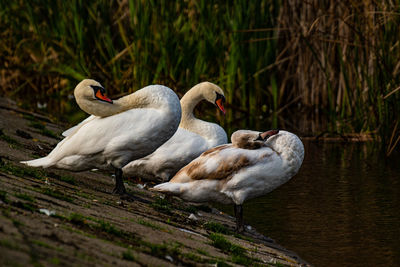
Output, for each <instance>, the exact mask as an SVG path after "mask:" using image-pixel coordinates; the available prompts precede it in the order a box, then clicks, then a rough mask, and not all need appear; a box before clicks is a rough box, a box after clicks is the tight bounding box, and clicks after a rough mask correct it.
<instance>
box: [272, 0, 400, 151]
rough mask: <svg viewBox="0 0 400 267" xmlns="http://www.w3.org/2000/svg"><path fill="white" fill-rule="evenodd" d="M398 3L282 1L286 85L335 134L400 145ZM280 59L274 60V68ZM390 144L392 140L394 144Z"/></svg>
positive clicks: (368, 0) (390, 145)
mask: <svg viewBox="0 0 400 267" xmlns="http://www.w3.org/2000/svg"><path fill="white" fill-rule="evenodd" d="M399 9H400V1H374V0H367V1H359V2H357V1H332V0H326V1H317V0H312V1H289V0H286V1H283V2H282V7H281V13H280V15H279V27H280V28H281V29H282V30H281V31H280V33H279V37H280V45H281V46H282V47H283V49H281V50H282V51H283V52H282V54H281V55H282V58H287V59H288V60H287V61H286V62H284V63H283V64H280V66H279V69H280V71H279V73H280V75H282V76H281V77H282V78H281V81H282V82H284V83H286V85H285V86H287V88H290V89H291V90H293V91H295V95H298V96H300V99H299V100H300V101H301V103H302V105H304V106H307V107H311V108H312V109H313V110H314V112H327V113H328V115H329V116H328V118H329V119H330V128H331V130H332V131H338V132H358V133H360V132H361V133H371V132H372V133H377V134H379V136H380V137H381V138H382V139H383V143H384V144H387V145H388V151H387V152H388V154H390V152H391V151H392V150H393V147H394V145H395V142H396V141H397V142H398V140H399V138H400V135H399V133H400V130H399V129H398V128H397V127H396V126H397V124H398V122H399V119H400V105H398V103H399V100H400V94H399V93H395V91H397V90H398V89H397V88H398V87H399V85H400V77H399V67H400V60H399V59H400V58H399V57H400V47H399V37H400V35H399V28H398V25H399V23H400V13H399ZM279 60H280V57H278V58H277V61H279ZM389 137H390V139H389Z"/></svg>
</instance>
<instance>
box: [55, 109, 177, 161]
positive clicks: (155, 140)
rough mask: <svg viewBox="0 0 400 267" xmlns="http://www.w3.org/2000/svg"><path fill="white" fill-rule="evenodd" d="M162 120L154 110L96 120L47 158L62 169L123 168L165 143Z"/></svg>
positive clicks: (59, 146)
mask: <svg viewBox="0 0 400 267" xmlns="http://www.w3.org/2000/svg"><path fill="white" fill-rule="evenodd" d="M162 120H165V116H163V114H162V113H161V112H159V111H157V110H154V109H134V110H128V111H126V112H123V113H120V114H117V115H114V116H110V117H105V118H101V117H96V116H94V118H92V119H90V120H89V121H88V122H86V123H85V124H83V125H82V126H80V127H79V128H77V129H76V130H75V131H74V132H73V134H70V135H69V136H67V137H66V138H65V139H64V140H62V141H61V142H60V143H59V144H58V145H57V147H56V148H55V149H54V150H53V151H52V152H51V153H50V154H49V156H48V157H51V158H53V160H54V161H55V162H58V161H60V162H59V164H58V165H60V166H61V165H62V168H68V166H67V165H69V166H77V165H79V166H81V165H82V168H79V169H84V168H90V167H89V165H93V166H98V167H99V168H107V166H108V165H109V166H108V167H110V166H111V165H112V166H113V167H117V168H120V167H123V166H124V165H125V164H126V163H127V162H129V160H132V159H137V158H141V157H144V156H146V155H148V154H149V153H152V152H153V151H154V150H155V149H156V148H157V147H158V146H159V145H160V142H162V141H163V142H165V141H166V137H165V136H166V134H165V133H164V132H163V131H164V129H165V128H167V127H166V125H164V124H162V123H160V121H162ZM160 128H161V129H160ZM168 137H169V136H168ZM63 159H65V160H63ZM102 165H104V166H102Z"/></svg>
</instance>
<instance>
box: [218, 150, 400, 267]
mask: <svg viewBox="0 0 400 267" xmlns="http://www.w3.org/2000/svg"><path fill="white" fill-rule="evenodd" d="M378 148H379V146H377V147H374V146H373V145H366V144H317V143H310V142H305V149H306V157H305V160H304V165H303V166H302V168H301V170H300V172H299V173H298V175H297V176H295V177H294V178H293V179H292V180H291V181H290V182H288V183H287V184H285V185H284V186H282V187H280V188H279V189H277V190H275V191H274V192H272V193H270V194H269V195H267V196H265V197H262V198H259V199H254V200H252V201H249V202H247V203H246V204H245V208H244V211H245V218H246V219H247V221H246V222H247V223H249V224H252V225H254V226H255V227H256V228H257V230H259V231H260V232H262V233H264V234H265V235H267V236H269V237H271V238H273V239H275V240H276V241H277V242H278V243H280V244H281V245H283V246H285V247H287V248H289V249H291V250H293V251H296V252H297V253H298V254H300V256H301V257H302V258H304V259H305V260H307V261H309V262H310V263H312V264H314V265H316V266H400V249H399V248H400V209H399V207H400V182H399V181H400V173H399V167H398V166H400V165H399V163H400V156H399V154H397V155H394V156H393V157H392V158H391V159H390V160H385V158H384V157H383V156H382V155H380V154H379V153H378V152H377V151H379V150H378ZM222 208H223V209H224V210H226V211H227V212H229V213H231V207H222Z"/></svg>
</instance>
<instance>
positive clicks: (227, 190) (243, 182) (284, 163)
mask: <svg viewBox="0 0 400 267" xmlns="http://www.w3.org/2000/svg"><path fill="white" fill-rule="evenodd" d="M231 140H232V144H225V145H221V146H217V147H214V148H212V149H209V150H207V151H206V152H204V153H203V154H201V155H200V157H198V158H196V159H195V160H193V161H192V162H191V163H189V164H188V165H186V166H185V167H184V168H182V169H181V170H180V171H179V172H178V173H177V174H176V175H175V176H174V177H173V178H172V179H171V181H169V182H167V183H163V184H159V185H157V186H155V187H154V188H151V190H152V191H159V192H163V193H166V194H171V195H176V196H179V197H180V198H182V199H184V200H187V201H192V202H207V201H216V202H220V203H223V204H234V207H235V215H236V230H237V231H238V232H242V231H243V230H244V227H243V213H242V204H243V202H244V201H245V200H246V199H251V198H255V197H258V196H261V195H264V194H267V193H269V192H271V191H272V190H274V189H275V188H277V187H279V186H280V185H282V184H284V183H285V182H287V181H288V180H289V179H290V178H291V177H292V176H294V175H295V174H296V173H297V171H298V170H299V168H300V166H301V164H302V162H303V158H304V146H303V143H302V142H301V141H300V139H299V138H298V137H297V136H296V135H294V134H292V133H289V132H286V131H277V130H271V131H267V132H264V133H259V132H255V131H248V130H239V131H236V132H234V133H233V134H232V137H231Z"/></svg>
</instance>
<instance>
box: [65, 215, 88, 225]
mask: <svg viewBox="0 0 400 267" xmlns="http://www.w3.org/2000/svg"><path fill="white" fill-rule="evenodd" d="M68 221H70V222H71V223H73V224H76V225H84V224H86V218H85V216H83V215H82V214H79V213H74V212H73V213H71V214H70V215H69V217H68Z"/></svg>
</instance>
